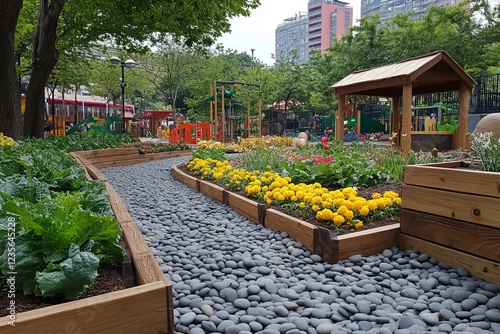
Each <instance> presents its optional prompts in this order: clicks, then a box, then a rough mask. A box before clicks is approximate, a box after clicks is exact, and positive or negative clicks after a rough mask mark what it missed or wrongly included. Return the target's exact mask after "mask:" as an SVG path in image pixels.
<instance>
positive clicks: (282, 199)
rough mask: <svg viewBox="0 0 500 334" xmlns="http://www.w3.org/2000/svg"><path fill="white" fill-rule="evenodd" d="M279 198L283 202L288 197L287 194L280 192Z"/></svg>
mask: <svg viewBox="0 0 500 334" xmlns="http://www.w3.org/2000/svg"><path fill="white" fill-rule="evenodd" d="M278 200H279V201H280V202H283V201H285V200H286V197H285V196H283V194H280V195H279V196H278Z"/></svg>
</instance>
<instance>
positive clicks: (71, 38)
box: [0, 0, 260, 138]
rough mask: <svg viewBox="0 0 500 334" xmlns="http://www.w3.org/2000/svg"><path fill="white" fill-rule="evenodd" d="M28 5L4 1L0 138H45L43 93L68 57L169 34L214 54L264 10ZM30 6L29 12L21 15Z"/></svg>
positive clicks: (147, 1) (236, 1)
mask: <svg viewBox="0 0 500 334" xmlns="http://www.w3.org/2000/svg"><path fill="white" fill-rule="evenodd" d="M24 2H25V3H26V6H25V4H23V0H0V17H1V18H2V19H1V20H0V28H1V29H0V42H1V43H0V44H1V45H2V46H5V47H2V51H1V55H2V60H3V61H2V62H0V63H1V65H0V81H1V82H3V83H5V85H6V86H8V89H6V90H5V91H4V92H2V93H0V101H1V107H0V132H4V133H6V134H7V135H9V136H11V137H13V138H18V137H19V136H21V135H25V136H34V137H41V136H42V135H43V117H44V110H43V105H44V103H43V100H44V88H45V85H46V82H47V80H48V78H49V76H50V74H51V72H52V70H53V69H54V67H55V65H56V64H57V61H58V59H59V55H60V53H61V52H76V51H80V52H81V51H82V50H86V49H88V48H89V47H91V46H95V45H97V44H101V45H102V41H107V42H106V43H104V44H108V45H110V46H112V47H124V48H128V49H136V50H137V49H140V48H141V47H143V46H144V45H145V42H146V41H148V42H154V41H156V40H164V37H165V35H170V36H172V37H173V38H174V39H176V40H177V41H182V43H183V44H186V45H189V46H194V45H196V46H200V47H207V46H210V45H212V44H213V43H214V41H215V39H216V38H217V37H219V36H221V35H222V33H224V32H228V31H229V30H230V24H229V19H230V18H232V17H235V16H240V15H243V16H248V15H249V14H250V10H251V9H253V8H256V7H257V6H258V5H259V4H260V1H259V0H219V1H208V0H196V1H193V0H178V1H166V0H40V1H38V3H39V7H38V10H37V11H36V13H34V12H33V8H34V6H33V4H35V3H37V1H36V0H25V1H24ZM23 6H25V8H26V12H25V14H23V15H21V8H22V7H23ZM201 9H203V10H201ZM29 14H31V16H32V19H35V20H34V21H33V20H30V19H29V18H30V15H29ZM20 17H21V18H22V20H20ZM18 22H19V25H21V26H20V27H18ZM27 24H32V25H33V26H34V27H35V28H34V29H33V30H31V29H29V27H26V26H25V25H27ZM16 29H17V30H16ZM21 33H23V34H22V36H21ZM27 39H29V40H31V43H30V46H31V47H30V48H29V51H30V52H31V56H30V58H29V59H30V63H29V68H30V70H29V76H30V80H29V90H28V94H27V99H26V111H25V115H24V127H23V131H21V126H20V124H21V115H20V113H19V105H20V104H19V92H18V90H19V87H18V80H16V79H17V76H16V72H15V69H16V67H15V66H16V57H15V52H16V47H15V41H16V40H19V41H21V40H23V41H25V40H27ZM26 52H28V50H26Z"/></svg>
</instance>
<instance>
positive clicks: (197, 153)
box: [191, 148, 226, 161]
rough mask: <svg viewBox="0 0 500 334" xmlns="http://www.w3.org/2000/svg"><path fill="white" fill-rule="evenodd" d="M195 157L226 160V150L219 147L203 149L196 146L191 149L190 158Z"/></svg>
mask: <svg viewBox="0 0 500 334" xmlns="http://www.w3.org/2000/svg"><path fill="white" fill-rule="evenodd" d="M195 158H198V159H202V160H205V159H208V158H211V159H214V160H218V161H224V160H226V152H225V151H224V150H223V149H221V148H204V149H199V148H198V149H196V150H194V151H193V154H192V156H191V160H193V159H195Z"/></svg>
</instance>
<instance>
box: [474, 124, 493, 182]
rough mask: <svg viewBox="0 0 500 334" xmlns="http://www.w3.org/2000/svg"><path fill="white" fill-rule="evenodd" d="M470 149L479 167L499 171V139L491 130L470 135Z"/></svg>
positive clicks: (489, 170)
mask: <svg viewBox="0 0 500 334" xmlns="http://www.w3.org/2000/svg"><path fill="white" fill-rule="evenodd" d="M471 149H472V152H473V154H474V156H475V158H476V159H477V160H479V162H480V164H481V168H482V169H483V170H485V171H488V172H500V139H498V138H495V137H493V135H492V133H491V132H486V133H476V134H473V135H471Z"/></svg>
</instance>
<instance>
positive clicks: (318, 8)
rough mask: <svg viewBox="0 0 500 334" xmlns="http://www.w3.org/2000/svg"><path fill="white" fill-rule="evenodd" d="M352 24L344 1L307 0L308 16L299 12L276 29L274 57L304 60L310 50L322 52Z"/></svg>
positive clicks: (349, 7)
mask: <svg viewBox="0 0 500 334" xmlns="http://www.w3.org/2000/svg"><path fill="white" fill-rule="evenodd" d="M352 24H353V10H352V7H351V6H350V5H349V4H348V3H347V2H342V1H338V0H310V1H309V4H308V12H307V15H306V14H305V13H299V14H298V15H295V17H292V18H288V19H286V20H285V21H284V22H283V23H281V24H280V25H278V27H277V28H276V60H278V61H279V60H285V59H287V60H292V59H294V58H293V57H294V55H295V54H297V59H296V61H297V62H299V63H304V62H306V61H307V60H308V59H309V56H310V55H311V54H312V53H313V52H315V51H316V52H318V51H324V50H326V49H327V48H329V47H330V46H331V44H332V40H333V39H340V38H341V37H342V35H344V34H345V33H347V32H348V31H349V29H350V28H351V27H352Z"/></svg>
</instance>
